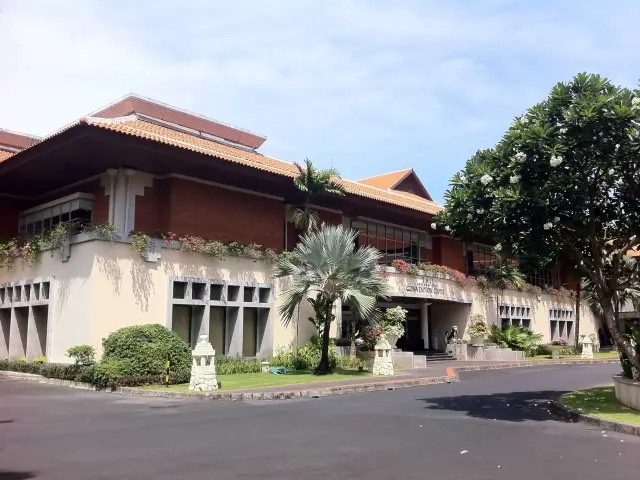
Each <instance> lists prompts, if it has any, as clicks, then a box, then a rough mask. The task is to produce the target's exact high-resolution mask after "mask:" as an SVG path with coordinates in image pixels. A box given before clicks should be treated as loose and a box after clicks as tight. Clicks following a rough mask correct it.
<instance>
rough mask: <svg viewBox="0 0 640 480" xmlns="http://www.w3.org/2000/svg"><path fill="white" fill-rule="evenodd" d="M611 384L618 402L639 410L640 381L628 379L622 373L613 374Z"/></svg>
mask: <svg viewBox="0 0 640 480" xmlns="http://www.w3.org/2000/svg"><path fill="white" fill-rule="evenodd" d="M613 384H614V387H615V391H616V398H617V399H618V401H619V402H620V403H622V404H623V405H626V406H627V407H629V408H633V409H634V410H640V382H639V381H637V380H629V379H628V378H625V377H623V376H622V375H614V377H613Z"/></svg>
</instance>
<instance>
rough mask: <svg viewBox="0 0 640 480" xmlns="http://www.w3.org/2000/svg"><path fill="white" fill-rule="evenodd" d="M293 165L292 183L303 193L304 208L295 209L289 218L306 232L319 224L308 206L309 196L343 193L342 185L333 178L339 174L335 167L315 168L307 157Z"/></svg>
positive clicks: (315, 214)
mask: <svg viewBox="0 0 640 480" xmlns="http://www.w3.org/2000/svg"><path fill="white" fill-rule="evenodd" d="M294 165H295V166H296V168H297V169H298V176H297V177H296V178H294V179H293V183H295V185H296V187H297V188H298V190H300V191H301V192H302V193H303V194H304V208H298V209H296V210H295V211H294V212H293V215H292V218H291V219H292V220H293V223H294V225H295V226H296V227H298V228H299V229H300V230H302V231H305V232H306V231H308V230H311V229H314V228H317V227H318V226H319V219H318V214H317V213H316V212H315V211H313V210H312V209H311V207H310V201H311V198H312V197H314V196H320V195H326V194H334V195H344V187H343V186H342V184H340V183H338V182H336V181H335V179H334V177H338V176H340V174H339V172H338V170H336V169H335V168H327V169H325V170H321V169H317V168H316V167H315V166H314V165H313V162H312V161H311V160H309V159H308V158H306V159H305V160H304V165H300V164H299V163H294Z"/></svg>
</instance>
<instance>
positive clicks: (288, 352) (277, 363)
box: [269, 335, 338, 370]
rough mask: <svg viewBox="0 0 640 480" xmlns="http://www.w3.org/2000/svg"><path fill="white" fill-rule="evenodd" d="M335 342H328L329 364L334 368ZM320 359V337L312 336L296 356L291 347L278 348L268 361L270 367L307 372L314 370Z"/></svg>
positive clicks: (335, 360) (335, 357)
mask: <svg viewBox="0 0 640 480" xmlns="http://www.w3.org/2000/svg"><path fill="white" fill-rule="evenodd" d="M334 346H335V341H334V340H333V339H331V340H330V341H329V364H330V366H331V368H335V366H336V363H337V359H338V357H337V356H336V353H335V350H334ZM321 357H322V337H321V336H320V335H313V336H312V337H311V339H310V340H309V342H308V343H307V344H306V345H305V346H304V347H302V348H301V349H300V350H298V354H297V355H296V354H295V352H294V350H293V346H291V345H290V346H288V347H278V348H277V349H276V354H275V355H274V356H273V357H272V358H271V359H270V360H269V363H270V365H271V366H272V367H284V368H286V369H287V370H309V369H312V368H315V367H316V366H317V365H318V363H319V362H320V359H321Z"/></svg>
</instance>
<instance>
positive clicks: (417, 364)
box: [413, 350, 456, 368]
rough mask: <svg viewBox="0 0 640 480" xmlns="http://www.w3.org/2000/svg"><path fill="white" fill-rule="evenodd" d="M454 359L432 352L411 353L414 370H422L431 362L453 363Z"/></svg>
mask: <svg viewBox="0 0 640 480" xmlns="http://www.w3.org/2000/svg"><path fill="white" fill-rule="evenodd" d="M455 360H456V357H454V356H453V355H451V354H450V353H444V352H436V351H434V350H419V351H416V352H413V365H414V368H424V367H426V366H427V364H428V363H432V362H453V361H455Z"/></svg>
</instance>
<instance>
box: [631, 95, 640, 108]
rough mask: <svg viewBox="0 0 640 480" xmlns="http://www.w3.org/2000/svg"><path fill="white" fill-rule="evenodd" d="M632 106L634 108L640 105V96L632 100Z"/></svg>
mask: <svg viewBox="0 0 640 480" xmlns="http://www.w3.org/2000/svg"><path fill="white" fill-rule="evenodd" d="M631 106H632V107H634V108H638V107H640V98H638V97H633V99H632V100H631Z"/></svg>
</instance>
